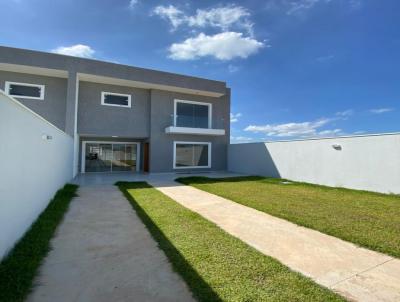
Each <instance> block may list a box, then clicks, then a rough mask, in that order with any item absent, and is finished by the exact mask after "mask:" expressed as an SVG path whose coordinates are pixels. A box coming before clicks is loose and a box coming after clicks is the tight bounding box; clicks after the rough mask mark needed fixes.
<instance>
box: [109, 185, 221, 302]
mask: <svg viewBox="0 0 400 302" xmlns="http://www.w3.org/2000/svg"><path fill="white" fill-rule="evenodd" d="M115 185H116V186H118V188H119V189H120V190H121V192H122V193H123V194H124V196H125V197H126V198H127V199H128V200H129V202H130V204H131V205H132V207H133V209H134V210H135V211H136V213H137V215H138V216H139V218H140V219H141V220H142V222H143V223H144V225H145V226H146V227H147V229H148V230H149V232H150V234H151V236H152V237H153V238H154V239H155V240H156V242H157V243H158V246H159V247H160V248H161V250H163V251H164V253H165V255H166V256H167V257H168V259H169V260H170V262H171V263H172V266H173V268H174V270H175V271H176V272H177V273H179V274H180V275H181V277H182V278H183V279H184V280H185V282H186V284H187V285H188V286H189V288H190V290H191V292H192V294H193V296H194V297H195V298H196V299H197V300H198V301H215V302H219V301H222V300H221V298H220V297H219V296H218V294H217V293H216V292H215V291H213V289H212V288H211V287H210V286H209V285H208V284H207V283H206V282H205V281H204V280H203V278H202V277H201V276H200V275H199V274H198V273H197V272H196V270H194V269H193V268H192V266H191V265H190V264H189V263H188V262H187V261H186V259H185V258H184V257H183V256H182V254H181V253H180V252H179V251H178V250H177V249H176V248H175V246H174V245H173V244H172V243H171V242H170V241H169V240H168V238H167V237H166V236H165V235H164V233H163V232H162V231H161V230H160V229H159V228H158V227H157V225H156V224H155V223H154V221H153V220H152V219H151V218H150V217H149V216H148V215H147V213H146V211H144V210H143V209H142V208H141V207H140V206H139V204H138V203H137V202H136V201H135V199H134V198H133V197H132V195H131V194H129V192H128V190H129V189H151V188H153V187H152V186H150V185H149V184H147V183H146V182H117V183H115Z"/></svg>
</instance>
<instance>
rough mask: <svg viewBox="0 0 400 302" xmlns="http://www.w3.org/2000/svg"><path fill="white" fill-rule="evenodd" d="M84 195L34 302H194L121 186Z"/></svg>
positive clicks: (63, 228) (56, 242)
mask: <svg viewBox="0 0 400 302" xmlns="http://www.w3.org/2000/svg"><path fill="white" fill-rule="evenodd" d="M78 194H79V197H77V198H75V199H74V200H73V201H72V203H71V206H70V210H69V211H68V213H67V214H66V216H65V219H64V221H63V223H62V224H61V226H60V227H59V229H58V231H57V235H56V237H55V238H54V239H53V240H52V246H53V250H52V251H51V252H50V253H49V255H48V257H47V258H46V260H45V263H44V265H43V266H42V267H41V273H40V276H39V278H38V279H37V280H36V283H38V284H39V285H38V286H37V287H36V288H35V290H34V292H33V293H32V294H31V296H30V297H29V299H28V301H40V302H46V301H49V302H50V301H51V302H54V301H57V302H62V301H68V302H70V301H87V302H91V301H95V302H102V301H107V302H109V301H141V302H142V301H143V302H145V301H152V302H153V301H163V302H168V301H193V298H192V296H191V293H190V292H189V289H188V288H187V287H186V284H185V283H184V281H183V280H181V278H180V277H179V276H178V275H177V274H176V273H174V272H173V271H172V267H171V265H170V264H169V262H168V260H167V258H166V257H165V255H164V253H163V252H162V251H161V250H160V249H158V247H157V244H156V243H155V242H154V240H153V239H152V238H151V237H150V234H149V233H148V231H147V230H146V229H145V227H144V225H143V224H142V222H141V221H140V219H139V218H138V217H137V216H136V214H135V212H134V211H133V210H132V208H131V206H130V205H129V203H128V201H127V200H126V199H125V197H123V195H122V194H121V193H120V191H119V190H118V188H117V187H115V186H112V185H104V186H88V187H80V188H79V192H78Z"/></svg>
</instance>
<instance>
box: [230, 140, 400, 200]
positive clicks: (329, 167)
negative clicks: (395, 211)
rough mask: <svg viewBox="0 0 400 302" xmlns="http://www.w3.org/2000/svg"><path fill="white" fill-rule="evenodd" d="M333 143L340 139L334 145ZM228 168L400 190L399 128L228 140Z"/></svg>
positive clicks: (246, 171) (277, 175)
mask: <svg viewBox="0 0 400 302" xmlns="http://www.w3.org/2000/svg"><path fill="white" fill-rule="evenodd" d="M334 144H338V145H341V147H342V149H341V150H335V149H334V148H333V147H332V146H333V145H334ZM228 168H229V170H230V171H232V172H239V173H245V174H251V175H262V176H271V177H281V178H286V179H290V180H295V181H303V182H308V183H315V184H321V185H327V186H335V187H345V188H352V189H359V190H368V191H376V192H383V193H396V194H400V134H382V135H370V136H353V137H342V138H331V139H315V140H303V141H288V142H269V143H249V144H232V145H230V146H229V152H228Z"/></svg>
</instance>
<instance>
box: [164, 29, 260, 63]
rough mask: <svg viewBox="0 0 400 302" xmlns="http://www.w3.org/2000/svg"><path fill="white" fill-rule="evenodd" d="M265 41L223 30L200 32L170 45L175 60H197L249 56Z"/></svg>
mask: <svg viewBox="0 0 400 302" xmlns="http://www.w3.org/2000/svg"><path fill="white" fill-rule="evenodd" d="M263 46H264V43H262V42H259V41H257V40H255V39H253V38H250V37H243V34H242V33H238V32H223V33H219V34H215V35H211V36H209V35H206V34H204V33H200V34H199V35H198V36H196V37H194V38H188V39H186V40H185V41H183V42H181V43H174V44H172V45H171V46H170V48H169V52H170V55H169V57H170V58H171V59H174V60H195V59H198V58H201V57H206V56H211V57H214V58H216V59H219V60H231V59H234V58H247V57H248V56H250V55H252V54H255V53H257V52H258V50H259V49H260V48H262V47H263Z"/></svg>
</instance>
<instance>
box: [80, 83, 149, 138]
mask: <svg viewBox="0 0 400 302" xmlns="http://www.w3.org/2000/svg"><path fill="white" fill-rule="evenodd" d="M102 91H106V92H114V93H123V94H130V95H131V98H132V103H131V108H125V107H115V106H105V105H101V92H102ZM149 117H150V91H149V90H146V89H138V88H131V87H123V86H114V85H106V84H97V83H90V82H80V85H79V104H78V133H79V134H80V135H96V136H112V135H117V136H123V137H136V138H145V137H148V136H149V135H150V131H149V128H150V127H149V124H150V120H149Z"/></svg>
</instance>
